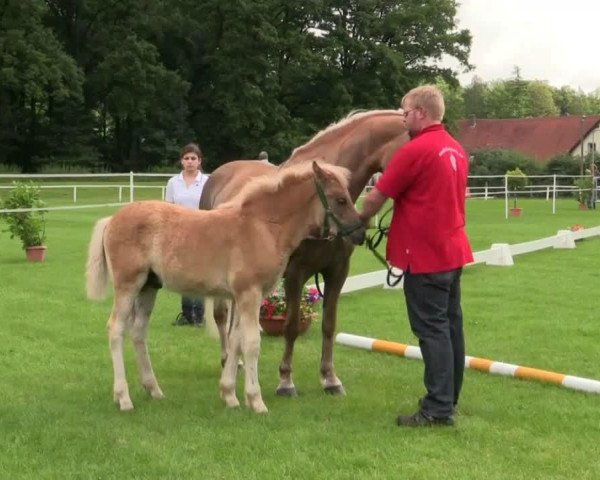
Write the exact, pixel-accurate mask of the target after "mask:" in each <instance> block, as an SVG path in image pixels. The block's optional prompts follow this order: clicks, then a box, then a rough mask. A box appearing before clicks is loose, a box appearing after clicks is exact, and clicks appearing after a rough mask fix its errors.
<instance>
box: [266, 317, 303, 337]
mask: <svg viewBox="0 0 600 480" xmlns="http://www.w3.org/2000/svg"><path fill="white" fill-rule="evenodd" d="M313 319H314V317H313V316H306V317H302V318H300V323H299V324H298V333H299V334H300V335H302V334H303V333H304V332H306V331H307V330H308V329H309V327H310V326H311V324H312V321H313ZM258 320H259V322H260V326H261V327H262V329H263V332H265V333H266V334H267V335H270V336H272V337H277V336H280V335H283V329H284V327H285V316H284V315H272V316H270V317H266V316H263V315H261V316H259V318H258Z"/></svg>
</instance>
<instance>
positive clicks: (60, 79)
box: [0, 0, 83, 172]
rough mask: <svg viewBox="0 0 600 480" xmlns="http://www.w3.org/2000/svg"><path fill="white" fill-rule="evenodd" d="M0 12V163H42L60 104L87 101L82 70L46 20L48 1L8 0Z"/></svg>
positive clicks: (26, 165) (49, 151) (49, 148)
mask: <svg viewBox="0 0 600 480" xmlns="http://www.w3.org/2000/svg"><path fill="white" fill-rule="evenodd" d="M4 4H5V5H4V8H3V10H2V13H1V15H0V107H1V109H2V115H1V116H0V117H1V119H0V163H10V164H16V165H19V166H20V167H21V168H22V169H23V171H25V172H31V171H35V170H36V169H37V168H39V166H40V164H41V162H42V159H43V157H44V156H48V155H51V154H52V150H53V149H54V145H53V143H52V142H51V141H50V139H51V137H49V136H48V135H47V133H48V127H49V125H50V124H51V123H52V122H51V121H52V120H53V115H54V114H55V112H56V109H57V106H58V105H64V104H65V103H67V102H71V103H73V104H75V105H78V104H80V103H81V101H82V85H83V75H82V72H81V70H79V69H78V68H77V65H76V64H75V62H74V61H73V59H72V58H71V57H70V56H69V55H67V54H66V53H65V51H64V50H63V48H62V45H61V44H60V42H59V41H58V40H57V38H56V37H55V36H54V34H53V32H52V31H51V30H50V29H48V28H46V27H45V26H44V25H43V24H42V16H43V14H44V12H45V5H44V4H41V3H40V2H38V1H34V0H6V1H5V2H4Z"/></svg>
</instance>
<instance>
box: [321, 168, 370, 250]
mask: <svg viewBox="0 0 600 480" xmlns="http://www.w3.org/2000/svg"><path fill="white" fill-rule="evenodd" d="M315 186H316V187H317V194H318V195H319V200H321V204H322V205H323V208H324V209H325V219H324V220H323V228H322V229H321V235H322V237H323V238H328V237H331V235H330V232H329V219H330V218H331V220H333V223H335V225H336V226H337V228H338V235H342V236H344V237H345V236H348V235H351V234H352V233H354V232H356V231H357V230H360V229H361V228H364V225H363V223H362V222H361V221H359V222H357V223H356V224H355V225H348V226H346V225H344V224H343V223H342V222H341V221H340V219H339V218H337V217H336V216H335V213H333V211H332V210H331V207H330V206H329V202H328V201H327V197H326V196H325V191H324V190H323V186H322V185H321V183H320V182H319V181H318V180H316V179H315Z"/></svg>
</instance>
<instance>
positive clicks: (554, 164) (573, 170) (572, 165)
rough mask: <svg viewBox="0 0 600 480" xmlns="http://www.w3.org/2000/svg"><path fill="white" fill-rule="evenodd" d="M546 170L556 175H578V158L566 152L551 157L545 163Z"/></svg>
mask: <svg viewBox="0 0 600 480" xmlns="http://www.w3.org/2000/svg"><path fill="white" fill-rule="evenodd" d="M546 172H547V173H550V174H556V175H579V158H576V157H575V158H574V157H573V156H571V155H569V154H568V153H567V154H564V155H557V156H556V157H552V158H551V159H550V160H549V161H548V163H547V164H546Z"/></svg>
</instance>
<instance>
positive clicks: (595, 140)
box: [571, 125, 600, 157]
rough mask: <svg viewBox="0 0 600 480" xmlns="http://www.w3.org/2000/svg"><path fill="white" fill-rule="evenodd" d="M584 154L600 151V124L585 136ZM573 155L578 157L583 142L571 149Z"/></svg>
mask: <svg viewBox="0 0 600 480" xmlns="http://www.w3.org/2000/svg"><path fill="white" fill-rule="evenodd" d="M582 143H583V155H584V156H585V155H588V154H589V153H590V152H594V151H595V152H600V125H599V126H598V127H596V128H595V129H594V130H591V131H590V132H589V133H588V134H587V135H586V136H585V137H583V142H582ZM571 155H573V156H574V157H578V156H580V155H581V143H579V144H577V146H576V147H575V148H574V149H573V150H571Z"/></svg>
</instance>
